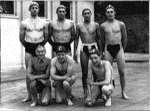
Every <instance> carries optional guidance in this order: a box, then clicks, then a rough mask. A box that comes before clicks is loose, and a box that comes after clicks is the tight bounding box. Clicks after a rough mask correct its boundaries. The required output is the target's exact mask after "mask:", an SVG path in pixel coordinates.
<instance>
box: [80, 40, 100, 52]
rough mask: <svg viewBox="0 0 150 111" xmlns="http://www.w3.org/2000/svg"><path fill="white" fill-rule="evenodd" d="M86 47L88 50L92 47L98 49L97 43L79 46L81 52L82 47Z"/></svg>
mask: <svg viewBox="0 0 150 111" xmlns="http://www.w3.org/2000/svg"><path fill="white" fill-rule="evenodd" d="M84 46H86V47H88V49H91V47H92V46H95V47H96V49H98V46H97V43H96V42H93V43H82V45H81V51H83V47H84Z"/></svg>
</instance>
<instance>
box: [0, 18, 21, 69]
mask: <svg viewBox="0 0 150 111" xmlns="http://www.w3.org/2000/svg"><path fill="white" fill-rule="evenodd" d="M0 19H1V71H5V70H9V69H14V68H21V62H22V61H21V44H20V41H19V18H0Z"/></svg>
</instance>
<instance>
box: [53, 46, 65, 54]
mask: <svg viewBox="0 0 150 111" xmlns="http://www.w3.org/2000/svg"><path fill="white" fill-rule="evenodd" d="M59 52H65V53H66V52H67V50H66V48H65V47H64V46H63V45H59V46H57V48H56V53H59Z"/></svg>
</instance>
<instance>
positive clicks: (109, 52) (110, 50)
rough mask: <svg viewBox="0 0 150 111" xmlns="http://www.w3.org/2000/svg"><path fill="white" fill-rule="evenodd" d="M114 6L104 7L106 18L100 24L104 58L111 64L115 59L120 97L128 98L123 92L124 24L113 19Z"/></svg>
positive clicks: (125, 37)
mask: <svg viewBox="0 0 150 111" xmlns="http://www.w3.org/2000/svg"><path fill="white" fill-rule="evenodd" d="M115 13H116V12H115V8H114V7H113V6H112V5H108V6H107V7H106V17H107V20H106V21H105V22H104V23H102V24H101V27H100V29H101V34H102V40H103V51H104V58H105V59H106V60H108V61H110V62H111V64H113V60H114V59H116V61H117V65H118V72H119V75H120V84H121V91H122V98H123V99H128V96H127V95H126V93H125V55H124V50H125V48H126V44H127V32H126V27H125V24H124V23H123V22H122V21H119V20H116V19H115Z"/></svg>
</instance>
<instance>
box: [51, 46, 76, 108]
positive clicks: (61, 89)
mask: <svg viewBox="0 0 150 111" xmlns="http://www.w3.org/2000/svg"><path fill="white" fill-rule="evenodd" d="M66 52H67V50H66V48H65V47H64V46H58V47H57V49H56V57H54V58H53V59H52V60H51V78H52V79H53V80H54V82H53V87H55V92H56V102H57V103H61V102H62V101H63V100H64V99H65V100H66V101H67V105H69V106H70V105H73V102H72V101H71V96H72V95H71V87H72V85H73V84H74V82H75V79H76V75H75V72H74V71H73V68H74V64H75V62H74V60H73V59H72V58H71V57H70V56H69V55H66Z"/></svg>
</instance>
